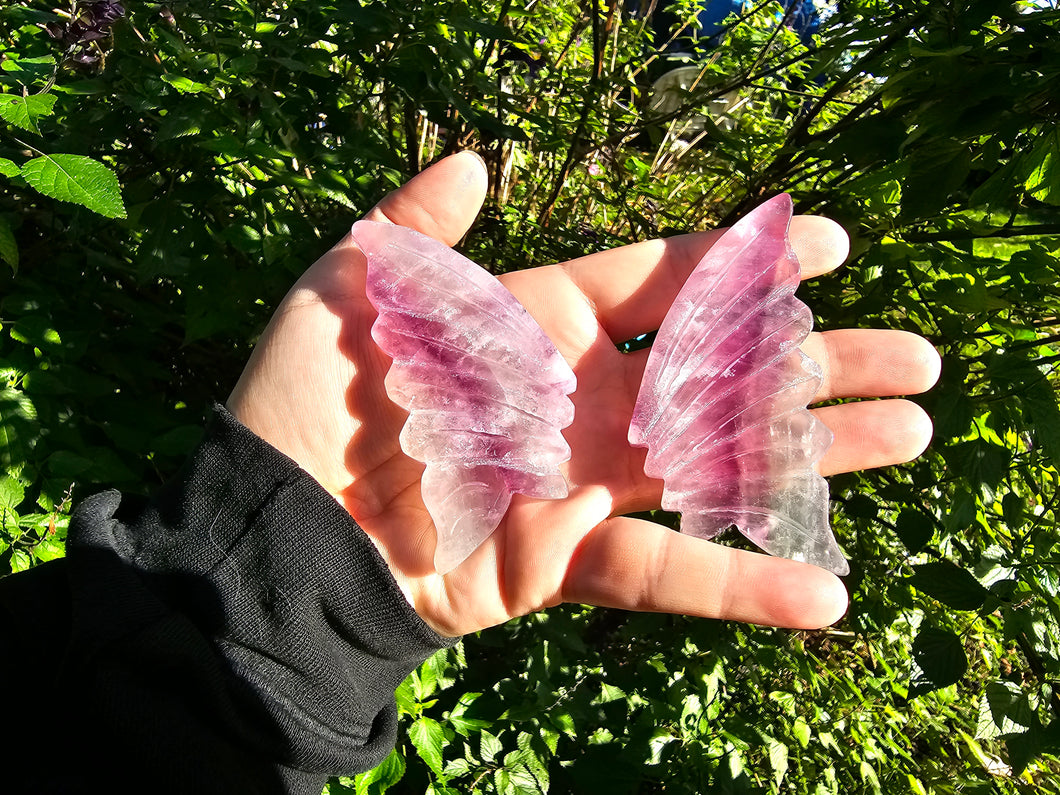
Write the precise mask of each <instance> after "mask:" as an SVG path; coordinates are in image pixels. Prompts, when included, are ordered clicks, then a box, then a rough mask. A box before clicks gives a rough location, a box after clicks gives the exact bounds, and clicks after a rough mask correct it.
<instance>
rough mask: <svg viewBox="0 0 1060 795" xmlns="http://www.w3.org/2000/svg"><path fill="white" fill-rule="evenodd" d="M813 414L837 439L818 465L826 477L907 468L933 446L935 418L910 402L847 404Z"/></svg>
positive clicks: (884, 401) (822, 409)
mask: <svg viewBox="0 0 1060 795" xmlns="http://www.w3.org/2000/svg"><path fill="white" fill-rule="evenodd" d="M813 413H814V414H815V415H816V416H817V419H819V420H820V421H821V422H823V423H824V424H825V425H827V426H828V427H829V428H830V429H831V431H832V433H833V434H834V436H835V441H833V442H832V446H831V447H830V448H828V452H827V453H825V455H824V457H823V458H822V459H821V461H820V463H819V464H818V470H819V471H820V473H821V474H822V475H836V474H838V473H840V472H854V471H856V470H859V469H873V468H875V467H885V466H891V465H892V464H904V463H905V462H906V461H912V460H913V459H914V458H916V457H917V456H918V455H920V454H921V453H922V452H924V450H925V449H926V448H927V446H928V444H929V443H930V442H931V418H930V417H928V415H927V413H926V412H925V411H924V410H923V409H922V408H920V406H918V405H916V403H911V402H909V401H908V400H872V401H866V402H863V403H846V404H844V405H842V406H825V407H823V408H819V409H814V410H813Z"/></svg>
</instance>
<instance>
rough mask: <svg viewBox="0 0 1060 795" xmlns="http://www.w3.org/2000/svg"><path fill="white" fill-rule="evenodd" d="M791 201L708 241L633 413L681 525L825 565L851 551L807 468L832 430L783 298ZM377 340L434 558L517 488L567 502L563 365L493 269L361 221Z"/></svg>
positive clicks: (656, 348) (809, 322) (840, 562)
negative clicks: (842, 546) (733, 535)
mask: <svg viewBox="0 0 1060 795" xmlns="http://www.w3.org/2000/svg"><path fill="white" fill-rule="evenodd" d="M791 212H792V209H791V199H790V198H789V197H787V196H786V195H781V196H777V197H776V198H774V199H771V200H770V201H767V202H766V203H764V204H762V205H761V206H759V207H758V208H757V209H755V210H754V211H753V212H751V213H750V214H749V215H748V216H747V217H745V218H744V219H743V220H741V221H740V222H739V223H737V224H736V225H735V226H733V227H732V228H731V229H730V230H729V231H727V232H726V233H725V234H724V235H723V236H722V237H721V238H720V240H719V241H718V242H717V243H715V244H714V246H713V247H712V248H711V249H710V251H709V252H707V254H706V255H705V256H704V257H703V259H702V260H701V261H700V263H699V264H698V265H697V266H696V268H695V270H694V271H693V273H692V275H691V276H690V277H689V278H688V280H687V281H686V282H685V285H684V288H683V289H682V290H681V292H680V293H679V295H678V296H677V298H676V300H675V301H674V302H673V305H672V306H671V308H670V310H669V312H668V313H667V315H666V318H665V320H664V321H663V323H662V326H661V327H660V328H659V332H658V334H657V336H656V338H655V341H654V343H653V345H652V348H651V351H650V353H649V355H648V362H647V366H646V369H645V371H644V377H643V380H642V382H641V387H640V393H639V395H638V397H637V402H636V406H635V408H634V410H633V418H632V421H631V423H630V429H629V441H630V443H631V444H633V445H635V446H640V447H646V448H647V449H648V454H647V460H646V463H645V468H644V471H645V473H646V474H647V475H649V476H651V477H654V478H661V479H662V480H663V484H664V489H663V500H662V505H663V507H664V508H666V509H667V510H671V511H678V512H680V514H681V530H682V531H683V532H685V533H690V534H692V535H695V536H700V537H702V538H711V537H713V536H715V535H717V534H718V533H719V532H721V531H722V530H725V529H726V528H728V527H730V526H732V525H735V526H736V527H737V528H738V529H739V530H740V531H741V532H742V533H743V534H744V535H745V536H747V537H748V538H749V539H750V540H751V541H753V542H754V543H755V544H757V545H758V546H759V547H761V548H762V549H764V550H766V551H767V552H769V553H771V554H773V555H779V556H783V557H788V558H793V559H795V560H802V561H806V562H808V563H813V564H815V565H818V566H821V567H823V568H826V569H830V570H831V571H834V572H836V573H837V574H846V573H847V572H848V570H849V568H848V566H847V562H846V560H845V559H844V557H843V555H842V553H841V552H840V551H839V548H838V546H837V545H836V542H835V539H834V537H833V536H832V532H831V529H830V527H829V523H828V485H827V483H826V482H825V480H824V478H822V477H821V476H820V475H818V474H817V473H816V472H815V471H814V464H815V463H816V462H817V461H818V460H819V459H820V458H821V456H822V455H824V453H825V451H826V450H827V449H828V447H829V445H830V444H831V442H832V435H831V433H830V432H829V431H828V429H827V428H825V427H824V426H823V425H822V424H821V423H820V422H819V421H818V420H816V419H815V418H814V417H813V415H812V414H810V413H809V412H808V411H807V410H806V405H807V403H808V402H809V401H810V400H812V398H813V396H814V394H815V393H816V391H817V389H818V387H819V385H820V383H821V373H820V370H819V368H818V367H817V365H816V364H815V363H814V362H813V361H812V360H810V359H809V358H807V357H806V356H805V355H804V354H803V353H802V351H801V350H800V349H799V346H800V344H801V343H802V341H803V340H804V339H805V338H806V335H807V334H809V332H810V329H811V328H812V326H813V318H812V316H811V314H810V311H809V309H807V308H806V306H805V305H804V304H803V303H802V302H800V301H799V300H798V299H796V298H795V295H794V293H795V288H796V286H797V285H798V282H799V263H798V260H797V259H796V258H795V254H794V252H793V251H792V250H791V246H790V244H789V242H788V224H789V222H790V220H791ZM353 237H354V240H355V241H356V243H357V245H358V246H359V247H360V248H361V250H362V251H363V252H364V253H365V255H366V256H367V258H368V277H367V291H368V298H369V300H370V301H371V302H372V304H373V306H375V308H376V310H377V311H378V313H379V317H378V319H377V321H376V322H375V325H374V326H373V327H372V336H373V337H374V339H375V341H376V342H377V343H378V345H379V346H380V348H382V350H383V351H384V352H385V353H387V354H388V355H389V356H390V357H391V358H392V359H393V364H392V366H391V368H390V371H389V372H388V374H387V377H386V389H387V393H388V395H389V396H390V398H391V399H392V400H393V401H394V402H395V403H397V404H398V405H400V406H402V407H403V408H405V409H407V410H408V411H409V419H408V421H407V423H406V424H405V426H404V428H403V429H402V432H401V439H400V441H401V447H402V449H403V450H404V451H405V453H407V454H408V455H409V456H411V457H413V458H415V459H417V460H419V461H422V462H424V463H425V464H426V469H425V471H424V473H423V477H422V481H421V490H422V496H423V501H424V504H425V505H426V507H427V510H428V511H429V512H430V514H431V517H432V519H433V520H434V524H435V526H436V528H437V531H438V545H437V548H436V552H435V568H436V569H437V570H438V571H439V572H441V573H445V572H448V571H450V570H452V569H453V568H455V567H456V566H458V565H459V564H460V563H461V562H462V561H463V560H464V559H466V558H467V557H468V556H469V555H470V554H471V553H472V552H473V551H474V550H475V548H476V547H478V546H479V544H481V543H482V542H483V541H485V540H486V539H487V538H488V537H489V535H490V534H491V533H492V532H493V531H494V530H495V529H496V527H497V526H498V525H499V524H500V522H501V519H502V518H503V517H504V514H505V512H506V511H507V509H508V506H509V503H510V502H511V498H512V494H514V493H516V492H518V493H521V494H526V495H529V496H531V497H538V498H545V499H559V498H563V497H565V496H567V482H566V480H565V479H564V477H563V475H562V474H561V472H560V468H559V467H560V465H561V464H563V463H564V462H565V461H567V460H568V459H569V458H570V448H569V447H568V446H567V443H566V442H565V441H564V439H563V435H562V429H563V428H566V427H567V426H568V425H570V423H571V422H572V421H573V420H574V405H573V403H572V402H571V400H570V398H569V397H568V395H570V394H571V393H572V392H574V390H575V387H576V385H577V382H576V380H575V376H574V373H573V372H572V371H571V369H570V367H569V366H568V365H567V363H566V361H565V360H564V359H563V357H562V356H561V355H560V353H559V351H557V350H556V347H555V346H554V345H553V344H552V341H551V340H550V339H549V338H548V336H547V335H546V334H545V332H544V331H543V330H542V329H541V327H540V326H538V325H537V323H536V322H535V321H534V320H533V318H531V317H530V314H529V313H528V312H527V311H526V310H525V309H524V308H523V306H522V305H521V304H520V303H519V302H518V301H517V300H516V299H515V297H514V296H513V295H512V294H511V293H509V292H508V291H507V290H506V289H505V288H504V287H503V286H502V285H501V283H500V282H499V281H497V279H496V278H494V277H493V276H492V275H490V274H489V273H487V272H486V271H485V270H483V269H482V268H480V267H479V266H478V265H476V264H475V263H473V262H471V260H469V259H466V258H465V257H462V256H461V255H459V254H457V253H456V252H455V251H453V250H452V249H450V248H448V247H446V246H444V245H443V244H441V243H439V242H437V241H435V240H433V239H431V238H429V237H426V236H425V235H421V234H419V233H417V232H413V231H411V230H409V229H405V228H402V227H399V226H394V225H391V224H378V223H372V222H369V221H361V222H358V223H357V224H355V225H354V227H353Z"/></svg>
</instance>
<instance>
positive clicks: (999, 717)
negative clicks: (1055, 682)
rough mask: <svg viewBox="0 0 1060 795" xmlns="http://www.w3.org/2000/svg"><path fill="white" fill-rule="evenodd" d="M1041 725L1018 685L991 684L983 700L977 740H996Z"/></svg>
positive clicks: (1009, 683) (980, 705) (999, 682)
mask: <svg viewBox="0 0 1060 795" xmlns="http://www.w3.org/2000/svg"><path fill="white" fill-rule="evenodd" d="M1036 723H1037V719H1036V716H1035V715H1034V711H1033V710H1032V709H1031V706H1030V704H1029V703H1028V701H1027V696H1026V694H1024V693H1023V691H1022V690H1020V688H1019V685H1017V684H1016V683H1015V682H1006V681H1004V680H997V681H994V682H988V683H987V685H986V688H984V690H983V696H982V698H981V699H980V701H979V720H978V722H977V724H976V730H975V737H976V739H979V740H992V739H994V738H995V737H998V736H1000V735H1002V734H1021V733H1022V732H1025V731H1027V730H1028V729H1030V728H1031V727H1032V726H1034V725H1035V724H1036Z"/></svg>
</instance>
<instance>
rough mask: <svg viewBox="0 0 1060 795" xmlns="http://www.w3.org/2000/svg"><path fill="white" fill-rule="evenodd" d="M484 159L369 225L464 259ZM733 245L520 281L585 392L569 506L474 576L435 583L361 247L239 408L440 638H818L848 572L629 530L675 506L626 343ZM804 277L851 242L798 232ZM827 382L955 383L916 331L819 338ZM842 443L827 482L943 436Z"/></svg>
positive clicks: (883, 434) (856, 437) (484, 560)
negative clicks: (643, 516) (657, 619)
mask: <svg viewBox="0 0 1060 795" xmlns="http://www.w3.org/2000/svg"><path fill="white" fill-rule="evenodd" d="M485 188H486V176H485V171H484V169H483V168H482V165H481V163H480V162H479V161H478V159H477V158H475V157H474V156H472V155H470V154H467V153H463V154H460V155H454V156H452V157H450V158H448V159H446V160H444V161H442V162H440V163H439V164H437V165H435V166H434V167H432V168H431V169H428V170H427V171H425V172H423V173H422V174H420V175H419V176H417V177H416V178H415V179H414V180H412V181H411V182H409V183H408V184H407V185H405V186H404V187H402V188H401V189H399V190H398V191H396V192H394V193H393V194H391V195H390V196H388V197H387V198H386V199H384V200H383V201H382V202H381V203H380V204H379V205H378V206H377V207H376V208H375V209H374V210H372V211H371V212H370V213H369V215H368V218H369V219H371V220H375V221H389V222H392V223H397V224H401V225H403V226H407V227H410V228H412V229H416V230H417V231H420V232H423V233H424V234H427V235H430V236H431V237H434V238H435V239H437V240H440V241H441V242H443V243H446V244H447V245H453V244H454V243H455V242H456V241H457V240H459V239H460V238H461V237H462V236H463V235H464V233H465V232H466V231H467V229H468V227H469V226H470V224H471V223H472V222H473V220H474V218H475V215H476V214H477V212H478V209H479V207H480V206H481V203H482V200H483V197H484V195H485ZM717 237H718V233H702V234H695V235H687V236H683V237H679V238H672V239H669V240H666V241H649V242H646V243H640V244H636V245H632V246H627V247H624V248H620V249H614V250H611V251H606V252H602V253H599V254H595V255H592V256H589V257H584V258H582V259H579V260H574V261H571V262H567V263H563V264H560V265H552V266H547V267H542V268H535V269H531V270H525V271H519V272H516V273H512V274H508V275H507V276H505V277H502V281H503V282H504V284H505V286H506V287H507V288H508V289H509V290H510V291H511V292H512V293H513V294H514V295H515V296H516V298H518V299H519V301H520V302H521V303H522V304H523V305H524V306H525V307H526V308H527V310H528V311H529V312H530V314H531V315H533V317H534V318H535V320H537V322H538V323H539V324H540V325H541V327H542V328H543V329H544V330H545V332H546V333H547V334H548V335H549V337H550V338H551V339H552V340H553V342H554V343H555V344H556V347H557V348H558V349H559V351H560V352H561V353H562V354H563V356H564V357H565V358H566V360H567V361H568V363H569V364H570V365H571V367H572V368H573V369H574V372H575V374H576V375H577V377H578V388H577V390H576V391H575V393H574V394H573V395H572V396H571V399H572V400H573V402H574V406H575V419H574V422H573V424H572V425H571V426H570V427H569V428H567V429H566V430H565V431H564V437H565V438H566V440H567V442H568V443H569V444H570V447H571V459H570V462H569V464H568V465H567V470H566V472H565V474H566V476H567V479H568V482H569V483H570V486H571V491H570V495H569V497H568V498H567V499H564V500H546V501H541V500H533V499H529V498H524V497H521V496H519V495H516V497H515V498H514V499H513V502H512V506H511V508H510V509H509V511H508V513H507V515H506V517H505V519H504V521H503V522H502V524H501V526H500V527H499V528H498V529H497V531H496V532H494V534H493V535H492V536H491V537H490V538H489V539H488V540H487V542H486V543H484V544H483V545H482V546H480V547H479V548H478V549H477V550H476V551H475V552H474V553H473V554H472V555H471V556H470V557H469V558H468V559H467V560H466V561H464V562H463V563H462V564H461V565H460V566H458V567H457V568H456V569H454V570H453V571H452V572H449V573H448V574H446V575H444V576H442V575H439V574H437V573H436V572H435V571H434V567H433V559H434V548H435V531H434V527H433V524H432V523H431V519H430V516H429V515H428V513H427V511H426V509H425V508H424V505H423V501H422V499H421V497H420V490H419V479H420V476H421V474H422V472H423V465H422V464H421V463H419V462H418V461H414V460H413V459H410V458H409V457H407V456H406V455H405V454H404V453H403V452H402V451H401V448H400V446H399V444H398V435H399V433H400V430H401V427H402V425H403V424H404V422H405V419H406V416H407V415H406V413H405V412H404V410H402V409H400V408H398V407H397V406H396V405H394V404H393V403H392V402H391V401H390V400H389V399H388V397H387V395H386V391H385V389H384V387H383V378H384V376H385V375H386V372H387V370H388V368H389V365H390V361H389V359H388V358H387V357H386V356H385V355H384V354H383V353H382V352H381V351H380V350H379V349H378V348H377V347H376V345H375V343H374V341H373V340H372V337H371V333H370V331H371V326H372V323H373V322H374V321H375V317H376V313H375V310H374V309H373V308H372V306H371V304H369V302H368V300H367V298H366V297H365V258H364V255H363V254H361V252H360V251H359V250H358V249H357V247H356V246H355V244H354V243H353V242H352V240H351V239H350V238H349V236H347V237H346V238H344V239H343V240H342V241H341V242H340V243H339V244H338V245H337V246H335V248H333V249H332V250H331V251H329V252H328V253H327V254H325V255H324V256H323V257H322V258H321V259H320V260H319V261H318V262H317V263H316V264H314V265H313V267H312V268H310V269H309V270H308V271H307V272H306V273H305V274H304V275H303V277H302V278H301V279H300V280H299V281H298V283H297V284H296V285H295V286H294V287H293V288H292V290H291V292H290V293H289V294H288V296H287V297H286V298H285V299H284V301H283V303H282V304H281V306H280V307H279V309H278V310H277V312H276V314H275V315H274V317H273V320H272V322H271V323H270V325H269V327H268V329H267V330H266V332H265V334H264V335H263V337H262V339H261V341H260V342H259V344H258V346H257V348H256V349H255V351H254V354H253V356H252V357H251V360H250V362H249V363H248V365H247V368H246V370H245V371H244V373H243V376H242V378H241V379H240V381H239V383H238V384H237V386H236V388H235V390H234V392H233V394H232V396H231V398H230V399H229V408H230V409H231V410H232V412H233V414H234V415H235V416H236V418H237V419H239V420H240V421H241V422H243V423H244V424H245V425H246V426H247V427H248V428H250V430H252V431H254V432H255V433H257V434H258V435H259V436H261V437H262V438H264V439H265V440H266V441H268V442H269V443H270V444H272V445H273V446H274V447H276V448H277V449H279V450H281V451H282V452H284V453H286V454H287V455H288V456H290V457H291V458H293V459H294V460H295V461H296V462H297V463H298V464H299V465H300V466H302V467H303V468H304V469H305V470H306V471H308V472H309V473H310V474H311V475H312V476H313V477H314V478H316V479H317V481H318V482H320V483H321V485H322V486H323V487H324V488H325V489H326V490H327V491H328V492H329V493H331V494H332V495H333V496H334V497H335V498H336V499H337V500H338V501H339V502H341V503H342V504H343V505H344V506H345V507H346V508H347V510H349V512H350V514H351V515H352V516H353V517H354V518H355V519H356V520H357V522H358V523H359V524H360V526H361V527H362V528H363V529H364V530H365V532H366V533H368V535H369V536H370V537H371V538H372V539H373V541H374V542H375V544H376V547H377V548H378V549H379V551H380V553H381V554H382V555H383V557H384V559H385V560H386V561H387V563H388V565H389V566H390V569H391V571H392V572H393V574H394V577H395V579H396V580H397V582H398V585H399V586H400V587H401V588H402V590H403V592H404V593H405V594H406V596H407V597H408V599H409V601H410V602H411V603H412V605H413V607H414V608H415V609H416V610H417V612H418V613H419V614H420V615H421V616H422V617H423V619H424V620H425V621H426V622H427V623H428V624H430V625H431V626H432V627H433V628H435V629H436V630H437V631H438V632H440V633H442V634H447V635H459V634H463V633H466V632H470V631H474V630H477V629H481V628H484V627H487V626H491V625H493V624H497V623H500V622H502V621H505V620H507V619H508V618H511V617H513V616H517V615H522V614H525V613H528V612H532V611H534V610H538V609H541V608H543V607H547V606H549V605H553V604H556V603H559V602H561V601H575V602H585V603H590V604H597V605H607V606H613V607H622V608H627V609H634V610H654V611H667V612H679V613H686V614H689V615H699V616H711V617H719V618H731V619H739V620H745V621H754V622H758V623H766V624H773V625H777V626H790V627H806V628H809V627H818V626H823V625H825V624H828V623H831V622H832V621H834V620H835V619H837V618H838V617H839V616H840V615H841V614H842V612H843V611H844V610H845V608H846V592H845V589H844V588H843V586H842V583H841V582H840V581H839V580H838V578H836V577H835V576H834V575H832V574H830V573H829V572H826V571H824V570H822V569H818V568H816V567H813V566H809V565H807V564H803V563H797V562H794V561H790V560H784V559H779V558H773V557H769V556H766V555H760V554H756V553H753V552H746V551H741V550H735V549H730V548H727V547H723V546H719V545H717V544H713V543H711V542H708V541H703V540H701V539H697V538H692V537H690V536H685V535H682V534H679V533H674V532H673V531H671V530H669V529H667V528H664V527H660V526H658V525H654V524H652V523H650V522H646V521H642V520H638V519H633V518H629V517H625V516H622V514H625V513H629V512H632V511H640V510H646V509H649V508H655V507H658V506H659V501H660V498H661V494H662V483H661V481H657V480H653V479H650V478H648V477H646V476H645V475H644V473H643V465H644V455H645V452H644V450H642V449H638V448H633V447H631V446H630V445H629V443H628V441H627V440H626V434H627V431H628V428H629V421H630V417H631V415H632V411H633V405H634V402H635V400H636V396H637V392H638V390H639V387H640V380H641V375H642V373H643V370H644V365H645V363H646V361H647V354H648V352H647V351H640V352H638V353H634V354H623V353H621V352H620V351H619V350H618V348H617V347H616V344H617V343H620V342H623V341H625V340H628V339H631V338H633V337H636V336H637V335H639V334H642V333H645V332H649V331H653V330H655V329H657V328H658V327H659V325H660V323H661V322H662V319H663V317H664V316H665V314H666V311H667V309H668V308H669V306H670V304H671V302H672V301H673V299H674V298H675V297H676V295H677V292H678V291H679V290H680V288H681V286H682V285H683V283H684V281H685V279H686V278H687V276H688V274H689V273H691V271H692V269H693V268H694V267H695V265H696V263H697V262H698V261H699V259H700V258H701V257H702V255H703V253H704V252H705V251H706V250H707V249H708V248H709V247H710V245H711V244H712V243H713V241H714V240H716V239H717ZM791 237H792V244H793V246H794V248H795V250H796V253H797V254H798V255H799V259H800V262H801V263H802V265H803V273H804V276H814V275H818V274H820V273H824V272H826V271H829V270H832V269H834V268H835V267H837V266H838V265H839V264H841V262H842V260H843V259H844V257H845V255H846V250H847V242H846V236H845V233H843V231H842V229H840V228H839V227H838V226H837V225H835V224H834V223H832V222H830V221H827V220H825V219H820V218H808V217H803V218H796V219H794V220H793V222H792V228H791ZM803 347H804V350H805V351H806V353H807V354H808V355H809V356H811V357H812V358H814V359H815V360H816V361H817V362H818V363H819V364H820V365H821V367H822V370H823V371H824V381H823V384H822V387H821V390H820V392H819V393H818V395H817V399H818V400H827V399H829V398H833V397H854V396H859V397H865V396H876V397H879V396H888V395H899V394H913V393H916V392H920V391H923V390H924V389H927V388H929V387H930V386H931V385H932V384H933V383H934V381H935V379H936V378H937V376H938V367H939V365H938V356H937V354H936V353H935V351H934V350H933V349H932V348H931V347H930V345H928V344H927V342H926V341H924V340H923V339H921V338H920V337H917V336H915V335H913V334H908V333H906V332H901V331H884V330H847V331H832V332H826V333H824V334H812V335H811V336H810V338H809V339H808V340H807V341H806V343H805V345H804V346H803ZM816 411H817V412H818V417H819V418H820V419H821V420H822V421H823V422H824V423H825V424H826V425H828V426H829V427H830V428H831V429H832V431H833V432H834V434H835V443H834V444H833V446H832V448H831V450H830V451H829V453H828V454H827V456H826V457H825V458H824V459H823V460H822V462H821V464H820V468H821V471H822V474H826V475H827V474H833V473H837V472H844V471H851V470H855V469H863V468H868V467H875V466H883V465H887V464H892V463H898V462H901V461H906V460H909V459H911V458H913V457H915V456H917V455H919V454H920V452H921V451H922V450H923V448H924V446H925V445H926V444H927V442H928V440H929V438H930V434H931V424H930V421H929V420H928V418H927V417H926V415H925V414H924V413H923V411H922V410H921V409H920V408H919V407H917V406H916V405H915V404H912V403H910V402H908V401H904V400H888V401H871V402H864V403H856V404H848V405H842V406H832V407H826V408H820V409H816Z"/></svg>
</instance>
